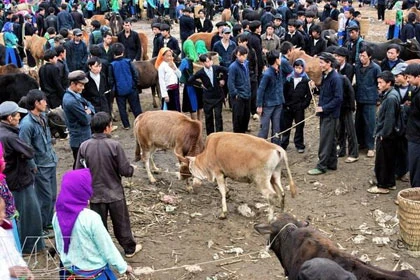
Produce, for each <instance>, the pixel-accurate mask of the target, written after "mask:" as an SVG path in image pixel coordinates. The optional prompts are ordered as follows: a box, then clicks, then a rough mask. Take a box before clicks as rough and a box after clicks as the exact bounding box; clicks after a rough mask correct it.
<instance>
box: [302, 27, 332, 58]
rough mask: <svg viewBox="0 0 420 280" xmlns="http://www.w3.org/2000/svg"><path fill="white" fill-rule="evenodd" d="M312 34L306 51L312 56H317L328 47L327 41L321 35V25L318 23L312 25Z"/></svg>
mask: <svg viewBox="0 0 420 280" xmlns="http://www.w3.org/2000/svg"><path fill="white" fill-rule="evenodd" d="M310 35H311V37H310V39H309V44H308V46H307V48H306V53H307V54H309V55H310V56H315V55H318V54H320V53H322V52H324V51H325V49H326V48H327V41H325V39H324V38H322V37H321V26H320V25H317V24H315V25H312V27H311V29H310Z"/></svg>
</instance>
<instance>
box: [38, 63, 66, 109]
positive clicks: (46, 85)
mask: <svg viewBox="0 0 420 280" xmlns="http://www.w3.org/2000/svg"><path fill="white" fill-rule="evenodd" d="M59 77H60V71H59V68H58V67H57V66H55V65H54V64H51V63H46V64H44V65H42V66H41V68H40V69H39V85H40V87H41V90H42V91H43V92H45V95H46V96H47V101H48V105H49V106H50V107H51V109H54V108H56V107H58V106H60V105H61V103H62V99H63V95H64V91H65V88H64V87H63V85H62V83H61V80H60V78H59Z"/></svg>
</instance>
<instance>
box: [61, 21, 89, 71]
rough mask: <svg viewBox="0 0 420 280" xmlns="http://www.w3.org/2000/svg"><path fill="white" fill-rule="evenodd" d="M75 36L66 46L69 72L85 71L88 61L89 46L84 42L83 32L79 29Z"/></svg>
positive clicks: (74, 33) (75, 30) (74, 32)
mask: <svg viewBox="0 0 420 280" xmlns="http://www.w3.org/2000/svg"><path fill="white" fill-rule="evenodd" d="M73 35H74V36H73V40H71V41H69V42H68V43H66V44H65V45H64V47H65V48H66V51H67V60H66V61H67V66H68V67H69V72H72V71H76V70H83V69H85V67H86V61H87V59H88V51H87V46H86V44H85V42H83V40H82V36H83V33H82V30H80V29H78V28H76V29H74V30H73Z"/></svg>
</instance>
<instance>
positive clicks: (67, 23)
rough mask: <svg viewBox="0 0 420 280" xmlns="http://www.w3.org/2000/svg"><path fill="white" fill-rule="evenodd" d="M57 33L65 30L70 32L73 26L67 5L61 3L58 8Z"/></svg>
mask: <svg viewBox="0 0 420 280" xmlns="http://www.w3.org/2000/svg"><path fill="white" fill-rule="evenodd" d="M57 26H58V29H57V31H59V30H61V29H62V28H65V29H67V30H72V29H73V26H74V21H73V17H72V16H71V14H70V13H69V12H68V11H67V4H66V3H62V4H61V6H60V12H59V13H58V14H57Z"/></svg>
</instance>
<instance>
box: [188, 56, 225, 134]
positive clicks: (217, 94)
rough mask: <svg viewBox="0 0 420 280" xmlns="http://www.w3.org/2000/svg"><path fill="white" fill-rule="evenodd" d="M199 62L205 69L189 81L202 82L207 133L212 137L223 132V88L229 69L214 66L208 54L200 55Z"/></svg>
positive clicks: (191, 82)
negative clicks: (214, 133) (212, 134)
mask: <svg viewBox="0 0 420 280" xmlns="http://www.w3.org/2000/svg"><path fill="white" fill-rule="evenodd" d="M199 60H200V62H201V63H203V66H204V67H203V68H202V69H200V70H198V71H197V72H196V73H195V74H194V75H192V76H191V77H190V78H189V79H188V83H189V84H193V83H195V82H196V81H197V80H198V79H200V80H201V82H202V87H203V109H204V115H205V121H206V132H207V135H210V134H211V133H213V132H214V131H216V132H219V131H223V118H222V106H223V100H224V98H225V95H224V93H223V89H222V87H223V86H224V85H225V82H226V79H227V69H226V68H225V67H222V66H218V65H213V61H212V59H211V57H210V56H209V55H208V54H203V55H200V58H199ZM215 128H216V130H215Z"/></svg>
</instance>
